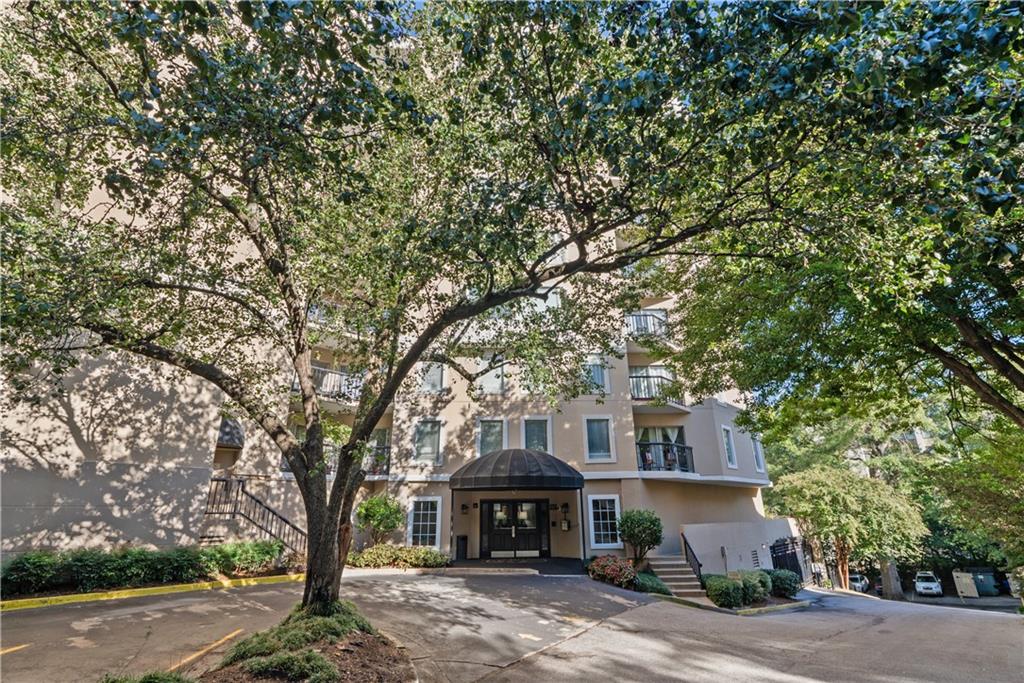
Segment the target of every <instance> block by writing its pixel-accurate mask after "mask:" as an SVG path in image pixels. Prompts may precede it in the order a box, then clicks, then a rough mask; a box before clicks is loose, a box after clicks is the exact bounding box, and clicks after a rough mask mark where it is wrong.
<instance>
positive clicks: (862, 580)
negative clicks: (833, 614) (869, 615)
mask: <svg viewBox="0 0 1024 683" xmlns="http://www.w3.org/2000/svg"><path fill="white" fill-rule="evenodd" d="M870 587H871V582H870V581H868V577H866V576H864V575H863V574H850V590H852V591H860V592H861V593H867V592H868V588H870Z"/></svg>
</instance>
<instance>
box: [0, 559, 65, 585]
mask: <svg viewBox="0 0 1024 683" xmlns="http://www.w3.org/2000/svg"><path fill="white" fill-rule="evenodd" d="M62 569H63V564H62V562H61V558H60V556H59V555H58V554H57V553H54V552H50V551H47V550H34V551H32V552H28V553H25V554H23V555H19V556H18V557H15V558H14V559H13V560H11V561H10V562H8V563H7V565H6V566H4V568H3V574H2V578H0V592H2V594H3V595H5V596H6V595H17V594H18V593H39V592H42V591H47V590H54V589H55V588H57V587H59V586H60V584H61V582H62V580H63V577H62V576H61V571H62Z"/></svg>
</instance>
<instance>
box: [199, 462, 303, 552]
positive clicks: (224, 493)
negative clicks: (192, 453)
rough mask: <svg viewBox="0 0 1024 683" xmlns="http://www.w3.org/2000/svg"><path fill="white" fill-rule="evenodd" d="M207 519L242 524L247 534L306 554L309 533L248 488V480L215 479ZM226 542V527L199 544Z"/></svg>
mask: <svg viewBox="0 0 1024 683" xmlns="http://www.w3.org/2000/svg"><path fill="white" fill-rule="evenodd" d="M204 512H205V517H206V518H207V519H222V520H230V521H233V522H240V523H241V525H242V526H245V527H247V532H248V533H247V534H246V535H251V536H255V537H256V538H266V539H276V540H278V541H281V543H282V544H284V546H285V547H286V548H288V549H289V550H291V551H293V552H296V553H299V554H301V555H305V554H306V532H305V531H304V530H303V529H301V528H299V527H298V526H297V525H296V524H294V523H293V522H292V521H291V520H289V519H288V518H286V517H285V516H284V515H282V514H281V513H280V512H278V511H277V510H275V509H274V508H273V507H271V506H270V505H267V503H265V502H264V501H263V500H262V499H260V498H259V497H258V496H255V495H253V494H252V493H251V492H250V491H249V490H248V489H246V487H245V479H232V478H222V477H213V478H212V479H211V480H210V493H209V495H208V496H207V498H206V510H205V511H204ZM224 540H226V535H225V533H224V528H223V527H216V526H212V525H211V526H210V527H208V528H207V530H206V531H205V532H204V533H203V534H202V536H201V537H200V545H214V544H217V543H222V542H223V541H224Z"/></svg>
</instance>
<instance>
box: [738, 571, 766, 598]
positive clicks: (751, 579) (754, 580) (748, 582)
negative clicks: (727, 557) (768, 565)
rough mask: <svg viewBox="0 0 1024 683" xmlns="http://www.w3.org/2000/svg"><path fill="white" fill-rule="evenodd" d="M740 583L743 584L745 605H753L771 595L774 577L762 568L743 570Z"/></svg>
mask: <svg viewBox="0 0 1024 683" xmlns="http://www.w3.org/2000/svg"><path fill="white" fill-rule="evenodd" d="M740 584H741V585H742V586H743V604H744V605H753V604H754V603H755V602H761V601H763V600H764V599H765V598H767V597H768V596H769V595H771V591H772V579H771V577H770V576H768V574H767V573H766V572H763V571H761V570H757V571H741V572H740Z"/></svg>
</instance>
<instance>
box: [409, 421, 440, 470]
mask: <svg viewBox="0 0 1024 683" xmlns="http://www.w3.org/2000/svg"><path fill="white" fill-rule="evenodd" d="M412 457H413V460H415V461H416V462H426V463H435V464H438V465H439V464H441V421H440V420H420V421H419V422H417V423H416V431H415V434H414V436H413V456H412Z"/></svg>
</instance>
